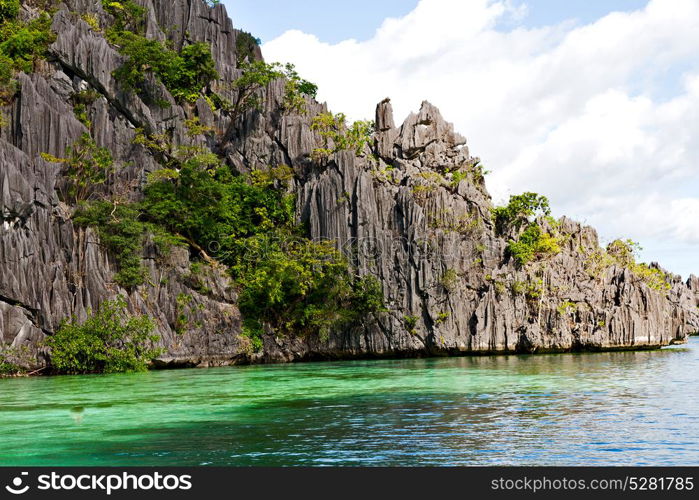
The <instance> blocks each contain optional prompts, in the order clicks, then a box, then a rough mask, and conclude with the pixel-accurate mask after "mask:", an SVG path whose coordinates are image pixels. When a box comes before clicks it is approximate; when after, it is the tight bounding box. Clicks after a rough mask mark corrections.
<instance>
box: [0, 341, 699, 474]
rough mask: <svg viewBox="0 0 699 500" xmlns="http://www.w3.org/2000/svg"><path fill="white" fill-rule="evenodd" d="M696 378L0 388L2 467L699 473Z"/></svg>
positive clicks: (256, 370) (106, 379)
mask: <svg viewBox="0 0 699 500" xmlns="http://www.w3.org/2000/svg"><path fill="white" fill-rule="evenodd" d="M698 383H699V339H693V340H692V341H691V342H690V343H689V344H688V345H687V346H681V347H676V348H671V349H665V350H662V351H654V352H623V353H601V354H563V355H546V356H521V357H517V356H501V357H480V358H450V359H421V360H397V361H362V362H343V363H309V364H298V365H281V366H262V367H260V366H253V367H232V368H220V369H210V370H182V371H163V372H151V373H144V374H136V375H110V376H80V377H54V378H32V379H10V380H0V465H23V466H25V465H45V466H50V465H54V466H57V465H97V466H108V465H115V466H121V465H158V466H166V465H267V466H277V465H476V464H479V465H515V464H516V465H699V391H697V384H698Z"/></svg>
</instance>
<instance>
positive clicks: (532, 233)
mask: <svg viewBox="0 0 699 500" xmlns="http://www.w3.org/2000/svg"><path fill="white" fill-rule="evenodd" d="M560 243H561V238H560V236H555V235H552V234H551V233H549V232H547V231H545V230H544V229H543V228H542V227H541V226H540V225H539V224H536V223H534V224H531V225H530V226H528V227H527V229H525V230H524V232H523V233H522V234H521V235H520V236H519V238H518V239H517V240H510V242H509V243H508V245H507V252H508V254H509V255H510V256H511V257H512V258H513V259H514V261H515V262H516V263H517V265H518V266H520V267H522V266H525V265H526V264H528V263H529V262H532V261H534V260H539V259H543V258H546V257H550V256H553V255H556V254H558V253H560V252H561V246H560Z"/></svg>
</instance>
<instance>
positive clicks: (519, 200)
mask: <svg viewBox="0 0 699 500" xmlns="http://www.w3.org/2000/svg"><path fill="white" fill-rule="evenodd" d="M492 214H493V218H494V220H495V230H496V232H497V233H498V234H500V235H503V234H506V233H507V232H508V231H510V230H511V229H516V230H519V229H521V227H522V226H526V227H525V229H524V231H522V232H521V234H519V236H518V237H517V239H511V240H510V241H509V243H508V245H507V254H508V255H509V256H510V257H512V258H513V259H514V261H515V263H516V264H517V265H518V266H520V267H522V266H525V265H526V264H528V263H529V262H532V261H534V260H540V259H544V258H546V257H550V256H553V255H556V254H558V253H560V251H561V246H560V245H561V242H562V241H563V238H562V237H561V236H560V235H558V234H555V233H552V232H549V231H548V230H546V229H545V228H544V227H543V226H542V225H541V224H539V222H537V221H536V220H535V219H536V218H537V217H544V218H545V219H546V221H548V223H549V226H551V227H556V225H557V224H556V221H554V220H553V218H552V217H551V209H550V207H549V201H548V198H546V197H545V196H541V195H538V194H536V193H531V192H527V193H523V194H520V195H513V196H511V197H510V201H509V203H508V204H507V205H505V206H502V207H496V208H494V209H493V210H492Z"/></svg>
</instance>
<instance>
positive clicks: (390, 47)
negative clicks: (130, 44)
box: [263, 0, 699, 274]
mask: <svg viewBox="0 0 699 500" xmlns="http://www.w3.org/2000/svg"><path fill="white" fill-rule="evenodd" d="M525 9H526V6H524V7H523V6H522V5H519V6H515V5H513V4H512V3H511V2H510V1H489V0H471V1H468V2H464V1H461V0H421V1H420V3H419V4H418V6H417V7H416V8H415V10H414V11H413V12H411V13H410V14H408V15H407V16H405V17H403V18H400V19H387V20H386V21H385V22H384V23H383V25H382V26H381V27H380V28H379V29H378V30H377V32H376V34H375V36H374V37H373V38H372V39H370V40H367V41H364V42H358V41H356V40H347V41H344V42H341V43H339V44H335V45H330V44H325V43H322V42H320V41H319V40H318V39H317V38H316V37H314V36H312V35H308V34H304V33H301V32H299V31H289V32H287V33H285V34H284V35H282V36H280V37H279V38H277V39H275V40H272V41H270V42H268V43H266V44H265V45H264V46H263V51H264V54H265V56H266V57H267V59H269V60H280V61H290V62H293V63H295V64H296V65H297V68H298V69H299V72H300V73H301V74H302V75H304V76H305V77H306V78H308V79H310V80H312V81H315V82H316V83H318V84H319V86H320V93H319V98H320V99H323V100H327V101H328V102H329V104H330V106H331V108H332V109H334V110H336V111H344V112H346V113H347V114H348V115H349V116H350V117H352V118H364V117H370V116H372V115H373V111H374V106H375V104H376V103H377V102H379V101H380V100H381V99H383V98H384V97H387V96H390V97H391V98H392V101H393V105H394V109H395V110H396V120H397V121H398V122H400V121H401V119H402V118H403V117H404V116H406V115H407V114H408V112H409V111H410V110H413V109H415V108H416V107H417V106H418V105H419V103H420V102H421V101H422V100H423V99H428V100H430V101H431V102H433V103H434V104H436V105H437V106H439V107H440V109H441V110H442V113H443V114H444V116H445V117H446V118H447V119H448V120H451V121H453V122H454V123H455V124H456V128H457V130H458V131H460V132H461V133H462V134H464V135H465V136H467V137H468V138H469V142H470V146H471V152H472V154H474V155H476V156H479V157H481V158H482V159H483V161H484V163H485V164H486V165H487V167H488V168H489V169H490V170H492V171H493V172H494V173H493V175H492V176H491V177H490V178H489V182H488V187H489V189H490V191H491V193H493V195H494V198H495V199H496V200H502V199H504V198H505V197H506V196H507V194H508V193H515V192H521V191H525V190H534V191H538V192H541V193H544V194H547V195H548V196H549V198H550V199H551V201H552V204H553V206H554V211H555V212H556V213H558V214H563V213H565V214H568V215H571V216H574V217H576V218H579V219H581V220H584V221H586V222H587V223H590V224H592V225H594V226H596V227H597V228H598V229H599V230H600V233H601V234H602V236H603V237H604V236H606V237H607V238H610V237H615V236H617V235H619V236H623V237H631V238H634V239H638V240H641V241H642V242H644V243H646V245H645V246H646V247H648V248H650V249H651V250H649V251H648V252H647V253H646V255H645V257H646V258H648V259H653V260H660V261H661V262H662V263H663V264H664V265H665V266H666V267H668V268H670V269H672V270H674V271H676V272H682V273H683V274H688V273H689V272H690V271H692V272H695V273H699V259H697V261H696V263H694V262H693V261H692V259H689V258H686V255H688V254H689V251H688V250H687V249H688V248H689V249H691V248H694V249H699V176H698V175H697V173H699V63H698V62H696V61H695V59H696V53H697V50H698V49H699V30H697V29H696V26H699V2H697V1H696V0H673V2H667V1H662V0H654V1H651V2H649V4H648V5H647V6H646V8H644V9H642V10H639V11H635V12H627V13H611V14H609V15H607V16H605V17H603V18H601V19H599V20H597V21H596V22H594V23H592V24H588V25H584V26H575V25H573V24H571V23H562V24H560V25H558V26H549V27H544V28H538V29H530V28H526V27H523V26H522V25H517V20H519V19H521V18H522V16H523V15H524V13H525V12H526V10H525ZM338 22H341V20H339V21H338ZM692 65H694V66H692ZM677 67H683V68H685V70H686V71H689V72H688V73H687V74H685V75H684V76H682V75H681V74H680V73H679V72H678V71H677V70H676V68H677ZM687 68H689V70H688V69H687ZM692 71H694V73H692ZM668 79H669V80H671V81H672V80H675V81H676V82H675V83H680V85H677V86H675V87H676V90H674V92H673V95H670V96H667V95H664V96H663V98H662V99H660V98H659V97H658V96H657V95H655V94H657V92H656V91H657V90H658V88H660V89H665V87H666V86H667V80H668ZM675 87H673V88H675ZM673 246H674V247H676V248H680V247H682V248H683V249H684V254H683V255H685V257H684V258H682V259H680V258H677V257H676V255H675V254H676V252H673V251H672V248H673ZM688 246H689V247H688Z"/></svg>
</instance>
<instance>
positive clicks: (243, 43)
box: [235, 31, 262, 64]
mask: <svg viewBox="0 0 699 500" xmlns="http://www.w3.org/2000/svg"><path fill="white" fill-rule="evenodd" d="M261 44H262V40H260V39H259V38H257V37H254V36H252V35H251V34H250V33H248V32H247V31H238V33H237V35H236V38H235V55H236V59H237V61H238V64H244V63H250V62H252V61H254V60H255V53H256V51H257V48H258V47H259V46H260V45H261Z"/></svg>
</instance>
